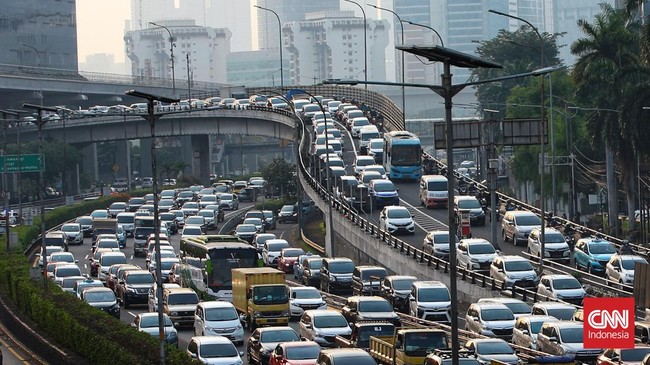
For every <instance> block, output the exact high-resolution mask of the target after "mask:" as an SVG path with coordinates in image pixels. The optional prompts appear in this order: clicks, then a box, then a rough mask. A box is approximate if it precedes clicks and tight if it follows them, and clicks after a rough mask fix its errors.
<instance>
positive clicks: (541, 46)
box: [488, 9, 553, 274]
mask: <svg viewBox="0 0 650 365" xmlns="http://www.w3.org/2000/svg"><path fill="white" fill-rule="evenodd" d="M488 11H489V12H490V13H493V14H497V15H501V16H505V17H507V18H511V19H516V20H519V21H521V22H524V23H526V24H527V25H528V26H529V27H531V28H532V29H533V31H534V32H535V34H536V35H537V38H538V39H539V53H540V58H541V63H542V64H541V65H540V67H541V68H542V69H544V38H542V35H541V34H540V33H539V29H537V27H536V26H534V25H533V24H532V23H531V22H529V21H528V20H526V19H524V18H520V17H518V16H514V15H510V14H507V13H502V12H500V11H496V10H493V9H490V10H488ZM540 85H541V90H540V91H541V92H540V105H539V107H540V113H541V118H540V128H539V137H540V138H539V144H540V146H539V152H540V154H541V158H540V159H539V160H540V161H539V164H540V172H539V181H540V185H539V208H540V211H541V214H540V218H541V225H542V226H541V229H540V231H541V232H540V235H539V243H540V252H541V253H540V256H541V257H540V260H539V272H540V274H541V273H543V272H544V257H545V256H544V255H545V253H546V245H545V242H546V237H544V234H545V233H546V232H545V228H546V222H545V220H546V211H545V209H546V203H545V202H544V199H545V196H544V129H545V125H544V114H545V112H544V77H542V78H541V79H540ZM551 123H553V121H551Z"/></svg>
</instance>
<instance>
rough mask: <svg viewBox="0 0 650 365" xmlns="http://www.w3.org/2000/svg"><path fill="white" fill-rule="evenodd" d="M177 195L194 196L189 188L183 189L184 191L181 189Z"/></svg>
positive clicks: (183, 196)
mask: <svg viewBox="0 0 650 365" xmlns="http://www.w3.org/2000/svg"><path fill="white" fill-rule="evenodd" d="M178 197H179V198H193V197H194V193H193V192H191V191H189V190H185V191H181V192H180V193H179V194H178Z"/></svg>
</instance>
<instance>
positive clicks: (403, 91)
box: [368, 4, 406, 128]
mask: <svg viewBox="0 0 650 365" xmlns="http://www.w3.org/2000/svg"><path fill="white" fill-rule="evenodd" d="M368 6H370V7H373V8H375V9H377V10H384V11H387V12H389V13H391V14H393V15H394V16H395V17H396V18H397V21H398V22H399V26H400V28H401V33H400V34H401V35H402V45H404V24H403V23H402V18H400V16H399V15H398V14H397V13H396V12H394V11H392V10H390V9H386V8H382V7H380V6H376V5H370V4H368ZM400 68H401V69H402V70H401V71H402V79H401V80H400V82H402V83H404V82H405V79H404V74H405V71H404V70H405V68H406V65H405V63H404V52H402V64H401V67H400ZM402 122H403V123H404V128H406V92H405V87H404V85H402Z"/></svg>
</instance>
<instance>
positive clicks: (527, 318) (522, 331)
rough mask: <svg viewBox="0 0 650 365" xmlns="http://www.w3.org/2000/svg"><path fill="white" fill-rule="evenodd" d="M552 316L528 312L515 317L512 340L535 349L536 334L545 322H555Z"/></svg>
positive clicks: (519, 344) (555, 319)
mask: <svg viewBox="0 0 650 365" xmlns="http://www.w3.org/2000/svg"><path fill="white" fill-rule="evenodd" d="M557 321H559V319H557V318H555V317H553V316H545V315H535V314H528V315H524V316H521V317H519V318H517V322H516V323H515V328H514V329H513V330H512V340H511V341H510V342H512V343H513V344H515V345H518V346H521V347H526V348H530V349H533V350H536V349H537V334H538V333H539V330H540V329H541V328H542V325H543V324H544V323H545V322H557Z"/></svg>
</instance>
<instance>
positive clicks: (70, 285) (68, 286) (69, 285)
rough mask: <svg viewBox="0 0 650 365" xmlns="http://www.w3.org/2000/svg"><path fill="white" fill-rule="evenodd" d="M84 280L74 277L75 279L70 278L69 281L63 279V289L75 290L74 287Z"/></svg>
mask: <svg viewBox="0 0 650 365" xmlns="http://www.w3.org/2000/svg"><path fill="white" fill-rule="evenodd" d="M81 280H83V279H80V278H77V277H74V278H69V279H63V283H61V287H62V288H66V289H72V288H74V285H75V284H76V283H77V281H81Z"/></svg>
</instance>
